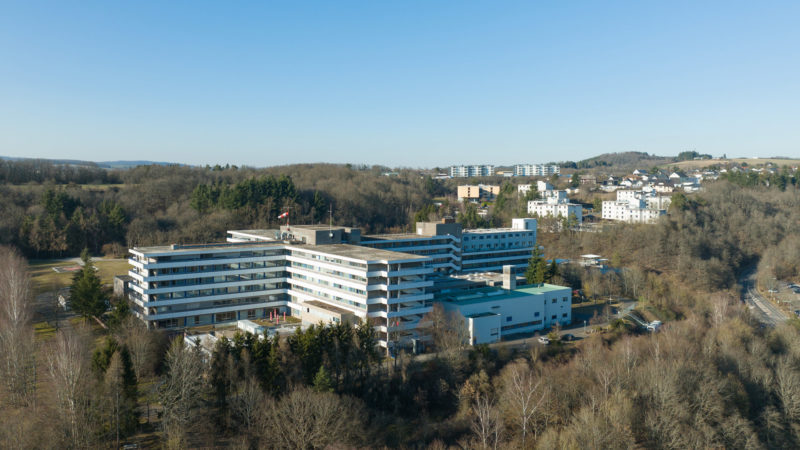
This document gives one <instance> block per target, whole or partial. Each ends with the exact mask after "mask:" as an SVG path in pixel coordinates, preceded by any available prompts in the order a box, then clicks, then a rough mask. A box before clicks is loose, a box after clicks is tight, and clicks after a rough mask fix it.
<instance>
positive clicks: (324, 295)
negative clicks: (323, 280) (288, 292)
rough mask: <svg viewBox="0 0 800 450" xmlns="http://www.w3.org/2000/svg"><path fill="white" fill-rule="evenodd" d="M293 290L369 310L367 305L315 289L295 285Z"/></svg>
mask: <svg viewBox="0 0 800 450" xmlns="http://www.w3.org/2000/svg"><path fill="white" fill-rule="evenodd" d="M292 289H294V290H297V291H301V292H305V293H307V294H311V295H313V296H315V297H321V298H324V299H328V300H332V301H334V302H338V303H343V304H345V305H350V306H354V307H356V308H360V309H367V305H365V304H362V303H357V302H354V301H352V300H348V299H346V298H342V297H339V296H338V295H330V294H328V293H327V292H321V291H315V290H314V289H311V288H307V287H305V286H300V285H297V284H295V285H293V286H292Z"/></svg>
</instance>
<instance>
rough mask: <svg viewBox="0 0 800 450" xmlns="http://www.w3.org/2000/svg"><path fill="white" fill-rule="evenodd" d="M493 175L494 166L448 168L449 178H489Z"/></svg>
mask: <svg viewBox="0 0 800 450" xmlns="http://www.w3.org/2000/svg"><path fill="white" fill-rule="evenodd" d="M492 175H494V166H493V165H489V164H483V165H472V166H450V177H452V178H469V177H490V176H492Z"/></svg>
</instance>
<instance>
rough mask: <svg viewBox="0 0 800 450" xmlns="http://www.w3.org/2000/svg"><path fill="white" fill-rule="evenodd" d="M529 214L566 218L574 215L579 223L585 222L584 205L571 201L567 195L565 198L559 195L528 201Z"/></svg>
mask: <svg viewBox="0 0 800 450" xmlns="http://www.w3.org/2000/svg"><path fill="white" fill-rule="evenodd" d="M550 192H564V191H550ZM528 214H531V215H535V216H538V217H558V218H564V219H569V218H570V217H573V216H574V217H575V220H577V222H578V225H580V224H582V223H583V207H582V206H581V205H580V204H578V203H569V201H568V200H567V199H566V196H564V198H563V200H562V199H561V198H560V197H558V196H552V197H547V198H546V199H545V200H531V201H529V202H528Z"/></svg>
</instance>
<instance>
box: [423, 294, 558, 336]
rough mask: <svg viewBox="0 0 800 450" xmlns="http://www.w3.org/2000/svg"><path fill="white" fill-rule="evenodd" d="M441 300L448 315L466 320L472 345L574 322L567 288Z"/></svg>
mask: <svg viewBox="0 0 800 450" xmlns="http://www.w3.org/2000/svg"><path fill="white" fill-rule="evenodd" d="M439 300H441V301H442V306H444V309H445V311H458V312H459V313H460V314H461V315H462V316H464V319H465V321H466V325H467V328H468V330H469V341H470V343H471V344H472V345H475V344H488V343H492V342H498V341H500V339H501V338H503V337H504V336H508V335H510V334H515V333H532V332H535V331H539V330H544V329H546V328H550V327H552V326H555V325H556V324H558V325H567V324H570V323H571V322H572V291H571V289H570V288H569V287H565V286H555V285H552V284H541V285H531V286H523V287H520V288H518V289H514V288H512V289H499V288H485V289H481V290H476V291H471V292H467V293H463V292H462V293H459V294H455V295H452V296H449V297H444V298H440V299H437V301H439Z"/></svg>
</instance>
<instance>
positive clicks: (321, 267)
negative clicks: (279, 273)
mask: <svg viewBox="0 0 800 450" xmlns="http://www.w3.org/2000/svg"><path fill="white" fill-rule="evenodd" d="M288 251H289V254H288V255H287V260H288V262H289V264H287V269H286V270H287V272H288V276H287V283H288V285H289V289H288V295H289V301H288V306H289V308H291V310H292V315H296V316H299V317H302V318H303V321H304V322H318V321H320V320H321V321H323V322H328V321H329V320H326V319H332V320H333V321H334V322H336V321H338V320H340V319H339V317H341V316H342V314H346V315H352V316H355V317H358V318H359V319H368V320H369V322H370V323H371V324H372V326H373V327H374V328H375V330H376V331H377V333H378V341H379V343H380V345H382V346H384V347H386V346H388V345H390V343H394V342H408V341H409V340H410V339H419V338H421V337H422V334H423V333H422V330H420V329H418V328H419V325H420V320H421V319H422V316H423V315H425V314H427V313H428V312H430V310H431V306H432V299H433V294H428V293H426V288H428V287H430V286H433V281H430V280H428V276H429V275H430V274H432V273H433V269H432V268H431V267H430V266H429V264H428V263H429V259H428V258H427V257H424V256H419V255H412V254H408V253H402V252H394V251H388V250H379V249H372V248H367V247H362V246H357V245H348V244H329V245H316V246H310V245H305V246H289V247H288ZM307 315H311V320H307V319H306V316H307Z"/></svg>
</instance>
